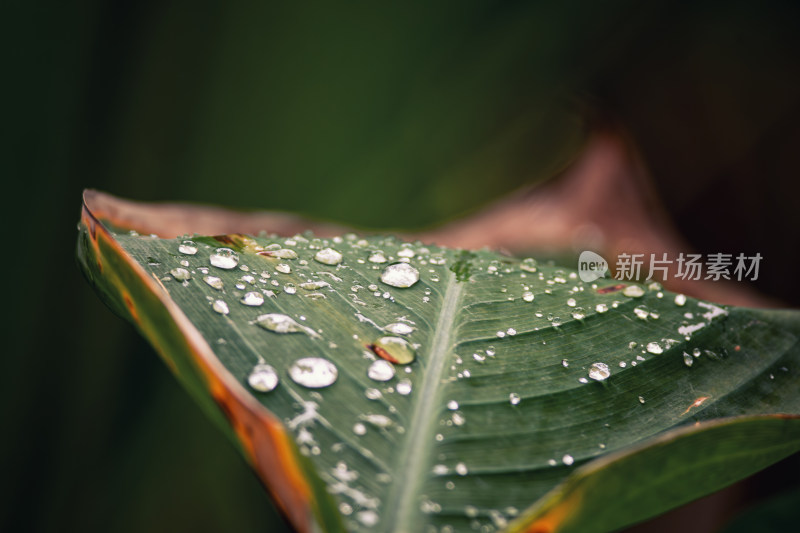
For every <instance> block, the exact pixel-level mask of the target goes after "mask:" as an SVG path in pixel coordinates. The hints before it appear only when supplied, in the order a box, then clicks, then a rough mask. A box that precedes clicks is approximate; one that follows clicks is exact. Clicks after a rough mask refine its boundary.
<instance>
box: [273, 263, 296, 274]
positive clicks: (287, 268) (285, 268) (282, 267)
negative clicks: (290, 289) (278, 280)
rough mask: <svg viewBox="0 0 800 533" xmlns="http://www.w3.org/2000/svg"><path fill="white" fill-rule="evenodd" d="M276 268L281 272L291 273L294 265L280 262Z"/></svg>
mask: <svg viewBox="0 0 800 533" xmlns="http://www.w3.org/2000/svg"><path fill="white" fill-rule="evenodd" d="M275 270H277V271H278V272H280V273H281V274H289V273H290V272H291V271H292V267H290V266H289V265H287V264H286V263H280V264H279V265H277V266H276V267H275Z"/></svg>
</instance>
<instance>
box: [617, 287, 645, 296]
mask: <svg viewBox="0 0 800 533" xmlns="http://www.w3.org/2000/svg"><path fill="white" fill-rule="evenodd" d="M622 294H624V295H625V296H627V297H628V298H641V297H642V296H644V289H643V288H642V287H640V286H639V285H628V286H627V287H625V288H624V289H622Z"/></svg>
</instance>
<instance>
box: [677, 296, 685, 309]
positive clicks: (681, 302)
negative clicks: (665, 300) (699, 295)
mask: <svg viewBox="0 0 800 533" xmlns="http://www.w3.org/2000/svg"><path fill="white" fill-rule="evenodd" d="M675 305H677V306H679V307H681V306H684V305H686V295H685V294H676V295H675Z"/></svg>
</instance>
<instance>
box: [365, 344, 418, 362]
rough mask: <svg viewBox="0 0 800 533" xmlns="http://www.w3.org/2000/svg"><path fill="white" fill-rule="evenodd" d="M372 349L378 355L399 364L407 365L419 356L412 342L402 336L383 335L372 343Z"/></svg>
mask: <svg viewBox="0 0 800 533" xmlns="http://www.w3.org/2000/svg"><path fill="white" fill-rule="evenodd" d="M370 349H371V350H372V351H373V352H375V354H376V355H377V356H378V357H381V358H382V359H386V360H387V361H389V362H390V363H394V364H397V365H407V364H409V363H411V362H412V361H414V359H415V358H416V356H417V353H416V351H415V350H414V348H413V347H412V346H411V344H409V342H408V341H407V340H405V339H404V338H402V337H381V338H380V339H378V340H376V341H375V343H374V344H372V345H370Z"/></svg>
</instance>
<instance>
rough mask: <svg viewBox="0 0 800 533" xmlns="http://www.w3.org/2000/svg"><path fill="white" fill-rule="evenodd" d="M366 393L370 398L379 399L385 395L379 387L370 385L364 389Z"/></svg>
mask: <svg viewBox="0 0 800 533" xmlns="http://www.w3.org/2000/svg"><path fill="white" fill-rule="evenodd" d="M364 395H365V396H366V397H367V398H369V399H370V400H377V399H378V398H381V397H382V396H383V394H382V393H381V391H379V390H378V389H376V388H374V387H370V388H368V389H367V390H365V391H364Z"/></svg>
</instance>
